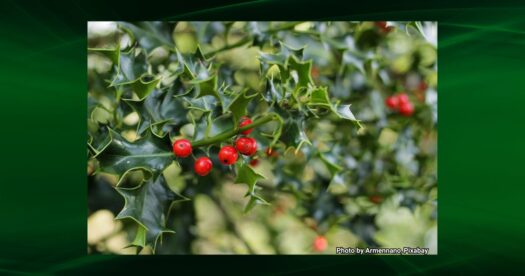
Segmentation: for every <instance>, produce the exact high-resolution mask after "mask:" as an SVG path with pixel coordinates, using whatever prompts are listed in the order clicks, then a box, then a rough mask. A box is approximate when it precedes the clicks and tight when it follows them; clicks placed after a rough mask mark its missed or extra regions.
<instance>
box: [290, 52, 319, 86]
mask: <svg viewBox="0 0 525 276" xmlns="http://www.w3.org/2000/svg"><path fill="white" fill-rule="evenodd" d="M288 70H289V71H290V72H296V73H297V76H296V78H295V75H293V74H290V75H291V76H292V77H294V80H295V82H296V83H297V87H307V86H308V84H313V83H314V82H313V80H312V77H311V76H310V72H311V71H312V61H311V60H308V61H299V60H297V58H296V57H295V56H290V57H289V58H288ZM297 89H298V88H296V90H297Z"/></svg>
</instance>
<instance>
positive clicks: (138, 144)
mask: <svg viewBox="0 0 525 276" xmlns="http://www.w3.org/2000/svg"><path fill="white" fill-rule="evenodd" d="M108 130H109V134H110V136H111V142H110V143H109V144H108V145H107V146H106V147H105V148H104V149H103V150H102V151H101V152H99V153H98V154H97V155H95V157H96V159H97V160H98V161H99V164H100V170H101V171H103V172H107V173H111V174H117V175H119V176H121V175H123V174H124V173H125V172H127V171H129V170H132V169H136V168H145V169H147V170H150V171H152V172H157V171H161V170H163V169H164V168H165V167H166V166H167V165H169V164H170V163H171V162H172V161H173V154H172V153H171V142H170V139H169V138H168V136H165V137H164V138H159V137H157V136H155V135H152V133H151V131H147V132H146V133H145V135H144V137H142V138H140V139H139V140H137V141H135V142H133V143H132V142H128V141H127V140H126V139H124V138H123V137H122V136H121V135H120V134H119V133H117V132H115V131H114V130H112V129H110V128H108Z"/></svg>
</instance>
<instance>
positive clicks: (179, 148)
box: [173, 139, 192, 157]
mask: <svg viewBox="0 0 525 276" xmlns="http://www.w3.org/2000/svg"><path fill="white" fill-rule="evenodd" d="M191 152H192V148H191V143H190V141H188V140H186V139H179V140H177V141H175V142H174V143H173V153H174V154H175V156H177V157H188V156H189V155H190V154H191Z"/></svg>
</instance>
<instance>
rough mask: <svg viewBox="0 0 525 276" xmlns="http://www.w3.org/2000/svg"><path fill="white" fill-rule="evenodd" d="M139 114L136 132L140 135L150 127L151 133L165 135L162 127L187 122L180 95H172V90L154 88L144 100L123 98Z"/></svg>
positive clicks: (186, 111) (185, 110)
mask: <svg viewBox="0 0 525 276" xmlns="http://www.w3.org/2000/svg"><path fill="white" fill-rule="evenodd" d="M125 102H126V103H127V104H129V105H130V106H131V107H132V108H133V110H134V111H136V112H137V113H138V114H139V116H140V122H139V124H138V126H137V133H138V134H139V135H142V133H144V131H146V130H147V129H148V128H150V127H151V130H152V132H153V134H155V135H156V136H159V137H162V136H164V135H166V132H165V131H164V129H163V127H169V126H174V125H180V124H184V123H186V122H188V119H187V118H186V115H187V113H188V110H187V109H186V107H184V104H183V100H182V99H181V98H180V97H173V90H170V91H160V90H154V91H153V92H152V93H151V94H150V95H149V96H148V97H147V98H146V99H145V100H143V101H139V100H129V99H128V100H125Z"/></svg>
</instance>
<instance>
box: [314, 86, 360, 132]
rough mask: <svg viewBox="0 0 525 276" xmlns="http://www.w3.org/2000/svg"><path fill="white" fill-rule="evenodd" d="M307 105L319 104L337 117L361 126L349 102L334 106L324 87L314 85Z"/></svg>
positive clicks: (315, 105)
mask: <svg viewBox="0 0 525 276" xmlns="http://www.w3.org/2000/svg"><path fill="white" fill-rule="evenodd" d="M308 106H313V107H317V106H321V107H324V108H328V109H329V110H330V111H331V112H332V113H334V114H335V115H337V116H338V117H339V118H342V119H345V120H350V121H352V122H353V123H354V124H355V125H356V126H358V127H359V129H361V128H362V127H363V126H362V125H361V123H360V121H359V120H357V119H356V118H355V116H354V114H353V113H352V111H351V110H350V105H349V104H346V105H336V106H334V105H333V104H332V103H331V102H330V98H329V97H328V91H327V90H326V88H325V87H316V88H314V89H312V90H311V91H310V102H309V103H308Z"/></svg>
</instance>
